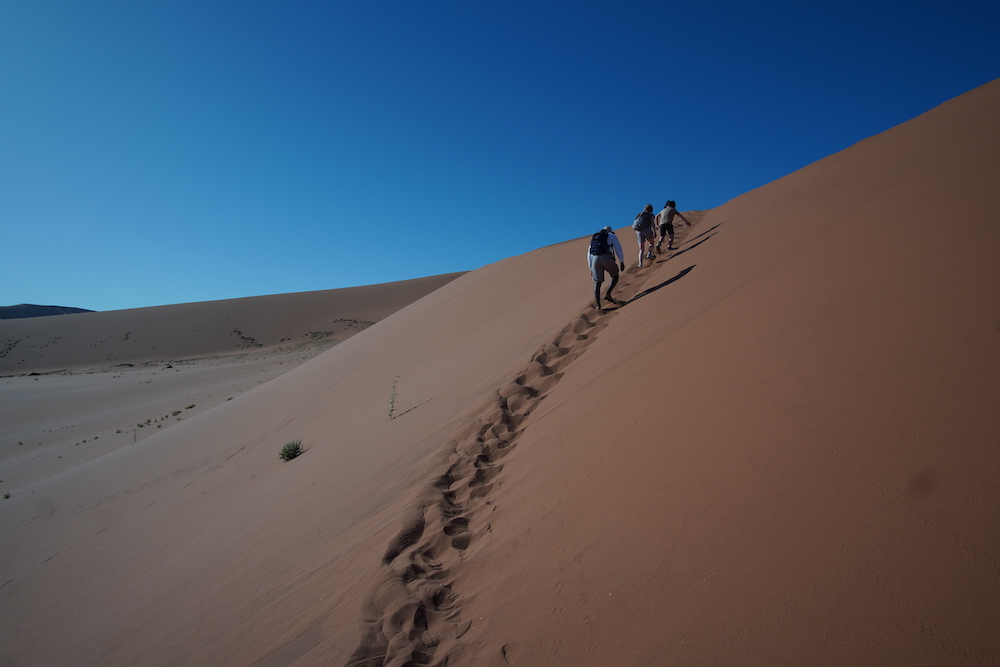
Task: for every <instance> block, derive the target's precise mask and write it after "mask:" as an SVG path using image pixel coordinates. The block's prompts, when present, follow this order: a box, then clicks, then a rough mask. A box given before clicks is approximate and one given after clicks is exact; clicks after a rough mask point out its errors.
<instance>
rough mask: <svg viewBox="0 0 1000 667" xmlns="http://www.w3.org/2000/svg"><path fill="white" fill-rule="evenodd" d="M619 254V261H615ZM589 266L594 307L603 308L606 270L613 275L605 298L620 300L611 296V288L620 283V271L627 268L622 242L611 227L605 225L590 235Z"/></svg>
mask: <svg viewBox="0 0 1000 667" xmlns="http://www.w3.org/2000/svg"><path fill="white" fill-rule="evenodd" d="M616 255H617V257H618V261H615V256H616ZM587 266H589V267H590V276H591V278H593V279H594V308H596V309H597V310H601V284H602V283H603V282H604V273H605V271H606V272H608V273H609V274H610V275H611V285H609V286H608V291H607V292H605V294H604V298H605V299H606V300H607V301H609V302H611V303H614V304H617V303H618V302H617V301H616V300H614V299H612V298H611V290H613V289H614V288H615V285H617V284H618V271H619V269H621V270H622V271H624V270H625V253H624V252H622V244H621V243H619V242H618V237H617V236H615V233H614V231H612V229H611V227H610V226H608V227H605V228H604V229H602V230H601V231H599V232H597V233H596V234H594V235H593V236H592V237H590V248H589V249H588V251H587Z"/></svg>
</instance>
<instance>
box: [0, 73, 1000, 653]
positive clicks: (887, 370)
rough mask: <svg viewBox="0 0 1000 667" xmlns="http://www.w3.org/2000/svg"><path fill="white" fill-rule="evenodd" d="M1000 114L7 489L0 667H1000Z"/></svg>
mask: <svg viewBox="0 0 1000 667" xmlns="http://www.w3.org/2000/svg"><path fill="white" fill-rule="evenodd" d="M998 110H1000V81H995V82H992V83H990V84H987V85H985V86H983V87H981V88H978V89H976V90H974V91H971V92H970V93H968V94H966V95H964V96H961V97H959V98H956V99H955V100H952V101H951V102H948V103H946V104H944V105H941V106H940V107H937V108H936V109H933V110H931V111H929V112H928V113H926V114H924V115H922V116H920V117H918V118H916V119H914V120H912V121H910V122H908V123H905V124H903V125H901V126H898V127H897V128H893V129H891V130H889V131H887V132H885V133H882V134H880V135H877V136H875V137H872V138H870V139H867V140H865V141H862V142H860V143H859V144H856V145H855V146H852V147H850V148H847V149H845V150H844V151H841V152H839V153H837V154H835V155H832V156H830V157H829V158H826V159H824V160H821V161H819V162H816V163H814V164H812V165H809V166H807V167H804V168H803V169H801V170H799V171H797V172H795V173H793V174H790V175H789V176H787V177H785V178H783V179H780V180H778V181H775V182H774V183H771V184H768V185H765V186H763V187H761V188H758V189H756V190H754V191H752V192H749V193H747V194H746V195H743V196H741V197H737V198H735V199H734V200H732V201H730V202H728V203H726V204H725V205H723V206H721V207H719V208H717V209H713V210H712V211H708V212H705V213H704V215H698V216H693V220H692V221H693V222H695V227H694V228H693V229H691V230H687V229H684V230H682V234H681V238H679V242H680V250H679V251H677V252H675V253H672V254H666V255H664V256H661V257H660V258H658V259H657V261H656V262H655V263H654V264H653V265H652V266H646V267H643V268H641V269H637V268H635V267H630V268H629V270H628V271H627V272H626V275H625V276H624V278H623V283H622V287H621V288H620V290H621V292H620V294H619V297H620V298H622V299H623V300H627V303H626V305H624V306H623V307H621V308H620V309H615V310H609V311H608V312H606V313H603V314H602V313H597V312H595V311H593V310H592V309H591V308H590V307H588V305H587V303H588V301H589V299H590V294H591V290H590V284H589V276H588V275H587V270H586V267H585V264H584V258H583V255H584V252H585V251H584V249H585V247H586V241H585V237H584V238H581V239H576V240H573V241H570V242H566V243H563V244H558V245H555V246H550V247H547V248H542V249H539V250H537V251H534V252H531V253H527V254H526V255H523V256H519V257H513V258H509V259H507V260H503V261H501V262H497V263H496V264H493V265H490V266H487V267H483V268H482V269H479V270H477V271H473V272H470V273H468V274H465V275H463V276H461V277H459V278H457V279H456V280H454V281H451V282H449V283H448V284H446V285H443V286H442V287H440V288H439V289H437V290H435V291H433V292H431V293H429V294H427V295H426V296H425V297H423V298H422V299H420V300H418V301H416V302H414V303H412V304H411V305H409V306H407V307H405V308H402V309H400V310H398V311H396V312H395V313H393V314H392V315H389V316H388V317H386V318H385V319H384V320H382V321H380V322H379V323H378V324H376V325H374V326H372V327H369V328H367V329H366V330H365V331H363V332H361V333H359V334H357V335H355V336H353V337H351V338H350V339H348V340H346V341H344V342H343V343H341V344H339V345H337V346H336V347H334V348H333V349H331V350H329V351H327V352H325V353H323V354H322V355H320V356H318V357H316V358H315V359H313V360H312V361H310V362H308V363H305V364H302V365H301V366H298V367H296V368H295V369H294V370H292V371H289V372H288V373H285V374H283V375H281V376H280V377H277V378H275V379H274V380H272V381H270V382H268V383H266V384H263V385H261V386H260V387H258V388H256V389H254V390H252V391H250V392H247V393H246V394H243V395H241V396H239V397H237V398H235V399H234V400H233V401H231V402H227V403H224V404H222V405H220V406H219V407H217V408H214V409H213V410H211V411H208V412H205V413H203V414H201V415H198V416H196V417H194V418H192V419H190V420H187V421H185V422H183V423H181V424H179V425H177V426H175V427H173V428H171V429H170V430H169V431H168V432H165V433H162V434H157V435H156V436H153V437H150V438H148V439H147V440H146V441H145V442H142V443H139V444H138V445H137V446H136V447H134V448H128V449H125V450H121V451H117V452H115V453H113V454H111V455H108V456H106V457H103V458H102V459H99V460H95V461H91V462H90V463H88V464H87V465H85V466H79V467H76V468H73V469H70V470H66V471H63V472H60V473H59V474H57V475H53V476H51V477H50V478H48V479H46V480H45V481H44V482H38V483H35V484H31V485H25V486H22V487H18V488H15V489H13V491H14V493H12V495H11V498H10V499H9V500H6V501H4V504H3V505H0V509H2V515H0V520H2V523H0V531H2V532H3V534H4V540H2V541H0V564H2V568H3V577H2V580H3V582H2V585H0V640H2V641H0V646H2V647H3V648H2V649H0V652H2V653H3V656H2V658H3V659H6V660H7V661H8V662H12V663H15V664H21V663H28V662H29V661H38V662H42V663H47V664H66V665H74V664H79V665H87V664H96V663H100V664H107V665H119V664H120V665H165V664H217V665H254V666H256V667H263V666H265V665H266V666H268V667H276V666H287V665H294V666H295V667H311V666H314V665H329V664H343V665H350V666H351V667H360V666H361V665H368V666H374V665H395V666H400V665H406V664H411V665H415V664H423V665H443V664H449V665H486V666H487V667H501V666H506V665H532V666H535V665H581V664H594V665H607V664H615V665H649V664H766V665H800V664H831V665H833V664H838V665H839V664H879V665H900V666H903V665H907V666H908V665H915V664H933V665H956V666H958V665H990V664H996V663H997V662H1000V648H998V646H997V643H996V640H995V627H996V624H997V622H998V621H1000V579H998V574H997V573H998V572H1000V559H998V556H997V554H998V553H1000V527H998V524H997V522H996V511H995V508H996V503H997V501H998V500H1000V481H998V478H997V476H996V474H995V472H996V470H997V469H1000V450H998V449H997V447H996V436H995V434H996V432H997V431H998V427H1000V415H998V413H997V411H996V405H997V399H998V398H1000V347H998V340H1000V338H998V337H997V336H998V332H1000V325H998V320H997V315H996V304H997V303H1000V265H998V263H997V262H996V257H997V256H998V250H1000V227H998V226H997V225H995V224H993V223H994V221H995V215H996V214H995V211H996V210H998V207H1000V193H998V192H997V191H996V189H995V188H994V185H993V184H994V183H995V181H996V177H997V176H998V175H1000V126H998V125H997V124H996V123H995V118H996V117H997V111H998ZM678 199H680V197H678ZM953 221H958V222H960V223H961V224H960V225H959V224H956V223H955V222H953ZM623 222H627V221H623ZM586 231H591V230H586ZM594 231H596V230H594ZM945 232H948V234H947V236H945ZM620 233H621V234H622V240H623V242H624V245H625V246H626V248H629V254H630V255H632V253H634V252H635V251H634V246H633V245H632V243H631V237H630V236H629V235H630V234H631V232H630V230H627V229H626V230H624V231H623V232H620ZM81 317H82V316H81ZM396 380H398V385H397V383H396ZM390 388H392V391H393V392H396V391H397V389H398V395H397V397H396V401H397V406H398V411H397V413H396V415H397V416H395V418H390V417H389V415H387V412H386V408H387V399H388V397H389V395H390ZM293 438H294V439H300V440H301V441H302V442H303V444H304V445H305V447H306V452H305V453H304V454H303V455H302V456H301V457H299V458H297V459H295V460H293V461H292V462H290V463H287V464H284V463H281V462H279V461H278V460H277V449H278V447H279V446H280V445H281V444H282V443H283V442H285V441H287V440H288V439H293Z"/></svg>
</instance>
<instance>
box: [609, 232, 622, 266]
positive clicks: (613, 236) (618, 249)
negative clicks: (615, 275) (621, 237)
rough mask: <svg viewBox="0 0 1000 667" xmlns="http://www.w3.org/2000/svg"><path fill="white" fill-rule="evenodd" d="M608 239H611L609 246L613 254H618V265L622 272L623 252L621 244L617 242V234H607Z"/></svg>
mask: <svg viewBox="0 0 1000 667" xmlns="http://www.w3.org/2000/svg"><path fill="white" fill-rule="evenodd" d="M608 237H609V238H610V239H611V246H612V247H613V248H614V249H615V252H616V253H618V263H619V264H621V269H622V271H624V270H625V252H624V251H623V250H622V244H621V243H619V242H618V235H617V234H608Z"/></svg>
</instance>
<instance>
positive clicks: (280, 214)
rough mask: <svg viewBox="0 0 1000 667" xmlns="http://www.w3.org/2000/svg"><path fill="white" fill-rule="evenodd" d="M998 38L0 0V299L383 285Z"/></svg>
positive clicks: (702, 8) (636, 9)
mask: <svg viewBox="0 0 1000 667" xmlns="http://www.w3.org/2000/svg"><path fill="white" fill-rule="evenodd" d="M998 35H1000V3H998V2H996V1H995V0H991V1H977V2H966V1H963V0H957V1H954V2H919V1H917V2H879V1H878V0H875V1H874V2H869V1H863V2H862V1H854V0H849V1H847V2H843V1H840V0H838V1H837V2H828V1H821V2H818V3H817V2H808V1H803V0H798V1H797V2H771V3H750V2H742V1H741V2H736V1H732V0H724V1H721V2H687V3H679V2H628V1H625V2H589V3H587V2H547V1H545V0H541V1H539V0H532V1H531V2H521V1H518V0H515V1H504V2H489V3H486V2H468V1H467V0H466V1H462V2H458V1H456V2H451V1H447V2H441V1H436V0H428V1H426V2H412V1H405V2H404V1H392V2H386V1H381V0H365V1H357V2H336V1H334V2H330V1H329V0H327V1H319V0H316V1H313V0H283V1H282V2H259V1H254V0H239V1H236V0H233V1H228V0H226V1H220V0H197V1H189V0H171V1H170V2H149V1H146V0H94V1H92V2H78V1H76V0H2V1H0V230H2V236H0V305H13V304H17V303H24V302H26V303H37V304H47V305H61V306H75V307H81V308H90V309H95V310H114V309H120V308H135V307H142V306H151V305H160V304H167V303H183V302H190V301H206V300H213V299H224V298H234V297H243V296H253V295H258V294H277V293H285V292H297V291H307V290H318V289H330V288H335V287H347V286H352V285H363V284H372V283H380V282H388V281H393V280H402V279H406V278H413V277H418V276H425V275H432V274H438V273H446V272H451V271H460V270H466V269H474V268H477V267H480V266H483V265H485V264H488V263H490V262H494V261H496V260H499V259H501V258H504V257H508V256H511V255H515V254H520V253H523V252H527V251H529V250H532V249H534V248H538V247H541V246H544V245H549V244H552V243H557V242H560V241H564V240H566V239H569V238H574V237H578V236H583V235H585V234H590V233H592V232H593V231H594V230H596V229H597V228H599V227H601V226H603V225H605V224H611V225H614V226H616V227H617V226H622V225H626V224H628V223H629V222H630V221H631V219H632V216H633V215H634V214H635V213H636V212H637V211H638V210H639V208H641V206H642V205H643V204H646V203H647V202H649V203H653V204H654V205H660V204H662V203H663V201H664V200H665V199H667V198H671V199H676V200H677V202H678V204H679V207H680V208H681V210H688V209H707V208H712V207H715V206H718V205H720V204H722V203H724V202H726V201H728V200H729V199H731V198H733V197H735V196H738V195H740V194H742V193H744V192H746V191H748V190H751V189H753V188H755V187H758V186H760V185H763V184H765V183H768V182H770V181H772V180H774V179H776V178H780V177H781V176H784V175H785V174H788V173H790V172H792V171H794V170H796V169H798V168H800V167H802V166H805V165H806V164H809V163H810V162H813V161H815V160H818V159H820V158H823V157H825V156H827V155H829V154H831V153H833V152H836V151H838V150H841V149H843V148H846V147H847V146H849V145H850V144H852V143H854V142H856V141H859V140H861V139H863V138H865V137H868V136H871V135H873V134H876V133H878V132H881V131H883V130H885V129H888V128H890V127H892V126H894V125H897V124H899V123H901V122H903V121H906V120H908V119H910V118H912V117H914V116H916V115H919V114H920V113H922V112H924V111H926V110H928V109H930V108H932V107H934V106H936V105H937V104H940V103H941V102H944V101H946V100H948V99H950V98H952V97H955V96H957V95H960V94H961V93H964V92H966V91H968V90H970V89H972V88H974V87H976V86H979V85H981V84H983V83H986V82H988V81H990V80H992V79H995V78H997V77H1000V38H998ZM998 122H1000V120H998ZM581 265H582V260H581ZM581 270H582V271H583V274H582V278H581V280H586V270H585V268H584V267H583V266H581Z"/></svg>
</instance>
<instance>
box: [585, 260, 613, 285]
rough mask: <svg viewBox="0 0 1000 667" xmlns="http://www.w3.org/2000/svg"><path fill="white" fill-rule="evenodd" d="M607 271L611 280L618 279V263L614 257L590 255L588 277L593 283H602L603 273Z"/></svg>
mask: <svg viewBox="0 0 1000 667" xmlns="http://www.w3.org/2000/svg"><path fill="white" fill-rule="evenodd" d="M605 271H607V272H608V274H610V276H611V277H612V278H617V277H618V262H616V261H615V256H614V255H591V256H590V277H591V278H593V279H594V282H595V283H603V282H604V272H605Z"/></svg>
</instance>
